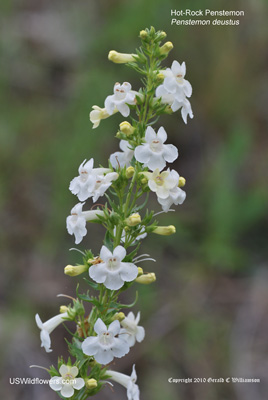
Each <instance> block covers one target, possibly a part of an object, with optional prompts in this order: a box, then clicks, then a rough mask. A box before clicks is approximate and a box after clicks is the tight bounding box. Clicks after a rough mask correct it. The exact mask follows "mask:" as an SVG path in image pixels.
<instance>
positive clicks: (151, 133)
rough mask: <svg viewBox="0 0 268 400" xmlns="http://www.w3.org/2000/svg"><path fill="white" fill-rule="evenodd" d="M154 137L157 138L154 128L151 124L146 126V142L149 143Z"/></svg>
mask: <svg viewBox="0 0 268 400" xmlns="http://www.w3.org/2000/svg"><path fill="white" fill-rule="evenodd" d="M156 138H157V136H156V133H155V130H154V129H153V128H152V127H151V126H148V127H147V128H146V131H145V140H146V142H147V143H149V142H151V141H152V140H155V139H156Z"/></svg>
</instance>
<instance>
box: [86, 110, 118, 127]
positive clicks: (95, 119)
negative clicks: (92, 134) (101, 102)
mask: <svg viewBox="0 0 268 400" xmlns="http://www.w3.org/2000/svg"><path fill="white" fill-rule="evenodd" d="M92 108H93V110H92V111H91V112H90V113H89V119H90V121H91V122H92V124H93V129H95V128H97V127H98V126H99V124H100V122H101V120H102V119H106V118H108V117H110V114H109V113H108V112H107V110H106V108H100V107H99V106H93V107H92ZM115 112H116V111H115Z"/></svg>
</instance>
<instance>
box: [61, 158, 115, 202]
mask: <svg viewBox="0 0 268 400" xmlns="http://www.w3.org/2000/svg"><path fill="white" fill-rule="evenodd" d="M93 164H94V159H93V158H91V159H90V160H89V161H87V160H84V161H83V162H82V164H81V165H80V166H79V168H78V172H79V176H76V177H75V178H74V179H73V180H72V181H71V183H70V186H69V189H70V191H71V192H72V193H73V194H75V195H77V197H78V200H79V201H85V200H87V199H88V198H89V197H92V196H94V191H95V187H96V181H97V177H99V176H104V174H107V173H109V172H111V170H110V168H93Z"/></svg>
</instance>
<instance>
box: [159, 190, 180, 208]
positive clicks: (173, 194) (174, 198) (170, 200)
mask: <svg viewBox="0 0 268 400" xmlns="http://www.w3.org/2000/svg"><path fill="white" fill-rule="evenodd" d="M185 198H186V193H185V191H184V190H182V189H181V188H179V187H175V188H173V189H171V190H170V192H169V196H168V197H167V198H166V199H161V198H160V197H158V198H157V200H158V203H159V204H161V206H162V209H163V211H164V212H168V211H169V209H170V207H171V206H172V204H175V205H176V206H177V205H178V204H182V203H183V202H184V200H185Z"/></svg>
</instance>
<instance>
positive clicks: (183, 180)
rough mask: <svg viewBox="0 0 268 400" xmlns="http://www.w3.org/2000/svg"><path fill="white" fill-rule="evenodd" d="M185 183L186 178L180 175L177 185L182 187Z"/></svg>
mask: <svg viewBox="0 0 268 400" xmlns="http://www.w3.org/2000/svg"><path fill="white" fill-rule="evenodd" d="M185 184H186V179H185V178H183V176H180V178H179V185H178V186H179V187H183V186H185Z"/></svg>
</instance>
